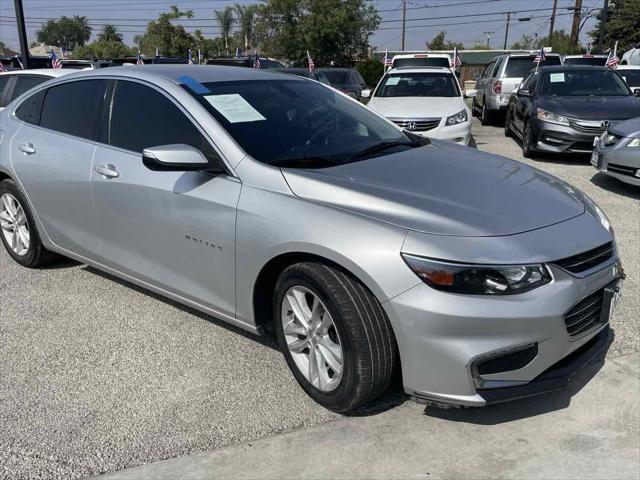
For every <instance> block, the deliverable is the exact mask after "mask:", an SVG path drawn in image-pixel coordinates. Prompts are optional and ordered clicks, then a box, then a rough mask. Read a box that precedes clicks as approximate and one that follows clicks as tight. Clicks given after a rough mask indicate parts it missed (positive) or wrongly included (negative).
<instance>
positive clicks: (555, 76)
mask: <svg viewBox="0 0 640 480" xmlns="http://www.w3.org/2000/svg"><path fill="white" fill-rule="evenodd" d="M549 80H550V81H551V83H560V82H564V81H565V79H564V73H550V74H549Z"/></svg>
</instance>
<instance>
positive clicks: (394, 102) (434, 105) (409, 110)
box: [367, 97, 464, 118]
mask: <svg viewBox="0 0 640 480" xmlns="http://www.w3.org/2000/svg"><path fill="white" fill-rule="evenodd" d="M367 106H368V107H369V108H370V109H372V110H374V111H376V112H378V113H379V114H380V115H383V116H385V117H388V118H432V117H446V116H449V115H454V114H456V113H458V112H459V111H460V110H462V109H463V108H464V101H463V100H462V98H461V97H373V98H372V99H371V101H370V102H369V103H368V105H367Z"/></svg>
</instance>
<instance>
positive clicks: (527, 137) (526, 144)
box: [522, 122, 534, 158]
mask: <svg viewBox="0 0 640 480" xmlns="http://www.w3.org/2000/svg"><path fill="white" fill-rule="evenodd" d="M532 141H533V140H532V138H531V123H530V122H525V124H524V128H523V129H522V156H523V157H525V158H531V157H532V156H533V152H534V149H533V145H532V144H531V143H532Z"/></svg>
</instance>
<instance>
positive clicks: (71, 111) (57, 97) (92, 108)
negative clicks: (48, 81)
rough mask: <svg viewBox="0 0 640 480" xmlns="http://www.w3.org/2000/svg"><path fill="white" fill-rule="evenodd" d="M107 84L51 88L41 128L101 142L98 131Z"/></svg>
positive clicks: (87, 82) (79, 83) (88, 82)
mask: <svg viewBox="0 0 640 480" xmlns="http://www.w3.org/2000/svg"><path fill="white" fill-rule="evenodd" d="M106 88H107V80H78V81H75V82H69V83H64V84H62V85H57V86H53V87H51V88H49V89H48V90H47V94H46V96H45V98H44V103H43V105H42V116H41V118H40V126H41V127H43V128H48V129H50V130H55V131H57V132H62V133H67V134H69V135H74V136H76V137H80V138H84V139H87V140H93V141H99V140H100V134H99V131H98V127H99V122H100V118H101V115H102V108H103V105H104V96H105V92H106Z"/></svg>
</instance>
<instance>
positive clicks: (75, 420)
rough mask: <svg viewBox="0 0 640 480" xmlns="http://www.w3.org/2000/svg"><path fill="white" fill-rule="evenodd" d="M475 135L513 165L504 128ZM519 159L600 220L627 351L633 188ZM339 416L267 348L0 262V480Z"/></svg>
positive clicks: (65, 471)
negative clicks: (588, 203) (621, 281)
mask: <svg viewBox="0 0 640 480" xmlns="http://www.w3.org/2000/svg"><path fill="white" fill-rule="evenodd" d="M474 130H475V137H476V141H477V144H478V148H480V149H482V150H487V151H489V150H490V151H492V152H494V153H499V154H503V155H506V156H509V157H512V158H516V159H519V160H522V157H521V156H520V153H519V152H520V151H519V148H518V145H517V144H516V143H515V142H514V141H513V140H510V139H505V138H504V136H503V134H502V129H501V128H497V127H481V126H479V125H477V124H476V125H475V126H474ZM527 163H530V164H533V165H535V166H537V167H539V168H541V169H543V170H545V171H548V172H550V173H552V174H555V175H558V176H559V177H561V178H563V179H565V180H567V181H569V182H570V183H572V184H574V185H575V186H577V187H578V188H580V189H582V190H584V191H585V192H587V193H588V194H589V195H590V196H591V197H592V198H593V199H594V200H595V201H596V202H598V203H599V204H600V205H601V206H602V208H603V209H604V210H605V211H606V213H607V214H608V215H609V217H610V218H611V220H612V223H613V225H614V227H615V229H616V234H617V237H618V243H619V247H620V250H621V254H622V257H623V262H624V266H625V268H626V270H627V273H628V279H627V284H626V291H625V293H626V298H625V300H624V302H623V303H622V305H621V307H620V308H619V310H618V311H617V312H616V314H615V316H614V318H613V327H614V330H615V332H616V340H615V343H614V344H613V346H612V348H611V349H610V350H609V355H620V354H623V353H631V352H635V351H638V335H639V332H638V328H637V321H638V315H639V314H638V312H640V295H639V291H640V264H639V262H640V189H635V190H634V189H633V188H632V187H626V186H624V185H623V184H621V183H618V182H616V181H615V180H610V179H607V178H603V177H602V176H601V175H599V174H596V172H595V170H594V169H593V168H592V167H591V166H590V165H589V164H588V159H585V158H575V159H570V160H567V159H554V158H544V159H539V160H533V161H528V160H527ZM337 418H339V417H338V416H337V415H334V414H332V413H330V412H328V411H326V410H324V409H323V408H321V407H319V406H318V405H316V404H314V403H313V402H312V401H311V400H309V399H308V398H307V396H306V395H305V394H304V393H303V392H302V391H301V389H300V388H299V387H298V386H297V384H296V383H295V381H294V380H293V378H292V376H291V375H290V374H289V372H288V370H287V367H286V364H285V362H284V360H283V359H282V357H281V355H280V353H279V352H278V351H276V350H275V348H274V345H273V344H272V343H270V342H268V341H264V340H262V339H257V338H255V337H252V336H248V335H246V334H244V333H243V332H241V331H239V330H237V329H235V328H233V327H230V326H226V325H225V324H223V323H222V322H219V321H217V320H214V319H211V318H209V317H206V316H204V315H201V314H199V313H197V312H194V311H193V310H190V309H188V308H185V307H182V306H179V305H177V304H175V303H173V302H171V301H167V300H164V299H161V298H160V297H158V296H156V295H154V294H150V293H147V292H145V291H143V290H141V289H139V288H137V287H134V286H132V285H130V284H127V283H124V282H122V281H120V280H117V279H114V278H112V277H108V276H106V275H104V274H102V273H100V272H98V271H96V270H94V269H92V268H89V267H86V266H83V265H78V264H75V263H73V262H65V263H63V264H61V265H57V266H56V268H51V269H47V270H40V271H34V270H26V269H23V268H20V267H18V266H17V264H15V263H14V262H13V261H12V260H11V259H10V257H9V256H8V255H7V254H6V253H5V252H4V250H3V249H2V251H1V252H0V477H12V478H15V477H20V478H22V477H42V478H80V477H84V476H87V475H91V474H97V473H101V472H107V471H114V470H120V469H123V468H125V467H132V466H135V465H140V464H142V463H147V462H152V461H156V460H160V459H165V458H170V457H175V456H179V455H184V454H188V453H193V452H197V451H203V450H210V449H214V448H218V447H221V446H226V445H230V444H235V443H239V442H243V441H247V440H251V439H256V438H260V437H264V436H268V435H273V434H277V433H281V432H286V431H291V430H295V429H300V428H306V427H308V426H311V425H314V424H319V423H323V422H327V421H331V420H335V419H337Z"/></svg>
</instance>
